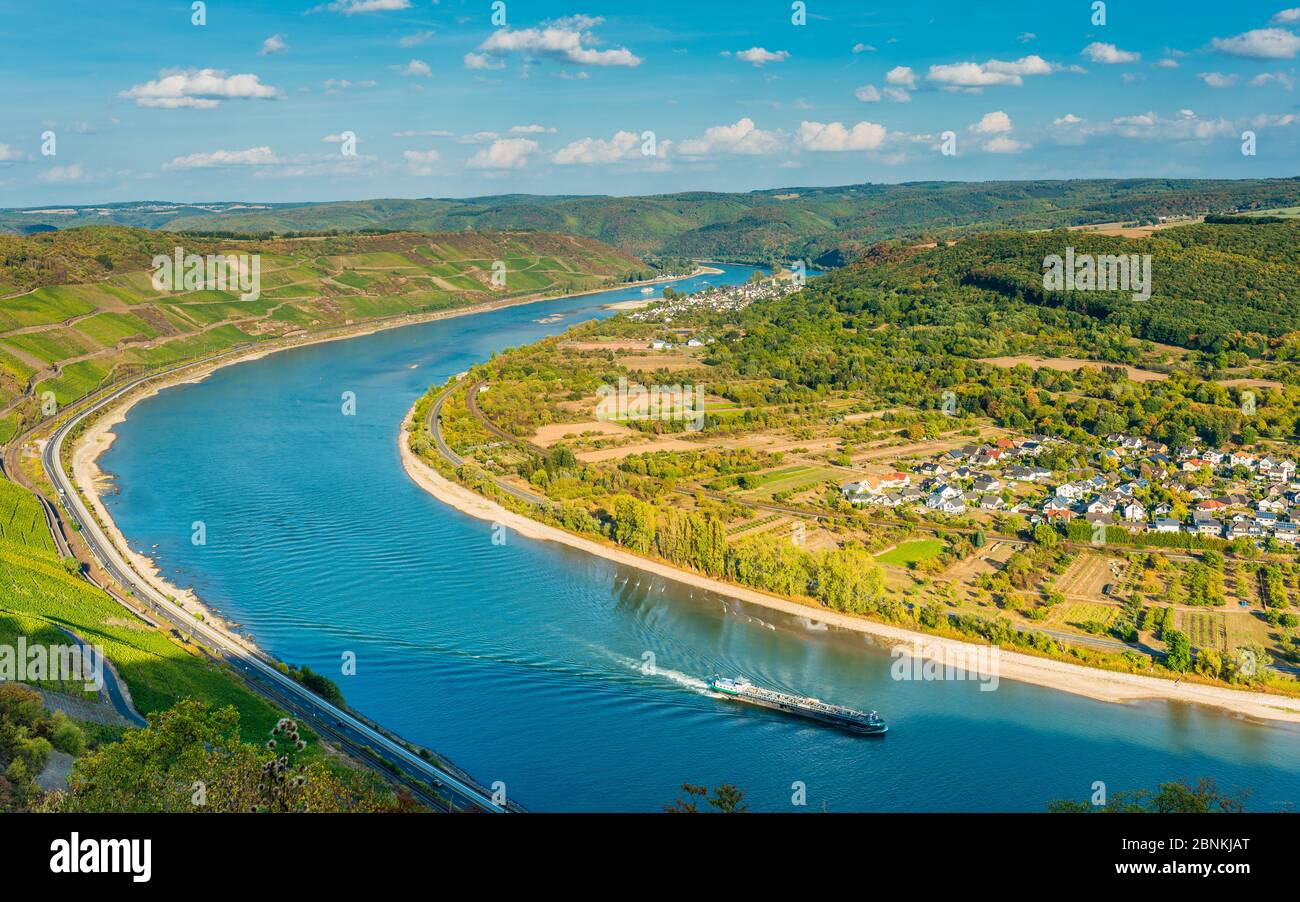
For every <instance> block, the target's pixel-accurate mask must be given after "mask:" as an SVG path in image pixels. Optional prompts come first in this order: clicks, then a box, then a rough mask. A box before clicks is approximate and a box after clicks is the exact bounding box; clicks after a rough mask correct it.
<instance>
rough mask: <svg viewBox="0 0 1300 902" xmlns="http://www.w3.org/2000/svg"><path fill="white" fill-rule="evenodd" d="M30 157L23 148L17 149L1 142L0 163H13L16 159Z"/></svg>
mask: <svg viewBox="0 0 1300 902" xmlns="http://www.w3.org/2000/svg"><path fill="white" fill-rule="evenodd" d="M26 159H30V158H29V157H28V156H27V154H25V153H23V152H22V151H21V150H16V149H14V148H12V147H10V146H9V145H8V144H0V163H12V162H15V161H16V160H26Z"/></svg>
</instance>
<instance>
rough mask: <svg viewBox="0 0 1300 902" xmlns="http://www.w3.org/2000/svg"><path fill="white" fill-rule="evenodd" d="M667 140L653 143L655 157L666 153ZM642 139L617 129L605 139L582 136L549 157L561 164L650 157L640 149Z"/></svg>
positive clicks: (607, 161)
mask: <svg viewBox="0 0 1300 902" xmlns="http://www.w3.org/2000/svg"><path fill="white" fill-rule="evenodd" d="M668 143H669V142H667V141H658V142H656V143H655V157H658V158H660V159H662V158H664V157H666V156H667V154H668ZM641 146H642V141H641V138H640V137H639V136H638V135H637V134H636V132H629V131H619V132H615V133H614V137H613V138H611V139H610V140H608V141H606V140H605V139H604V138H582V139H580V140H578V141H574V142H573V143H572V144H568V145H566V146H565V147H562V148H560V149H559V150H558V151H556V152H555V154H554V155H553V156H552V157H551V161H552V162H554V163H558V164H559V165H561V166H571V165H573V164H575V163H585V164H599V163H619V162H624V161H629V160H645V159H651V157H649V156H648V155H646V154H644V153H642V151H641Z"/></svg>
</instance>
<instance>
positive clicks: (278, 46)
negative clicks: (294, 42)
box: [257, 34, 289, 56]
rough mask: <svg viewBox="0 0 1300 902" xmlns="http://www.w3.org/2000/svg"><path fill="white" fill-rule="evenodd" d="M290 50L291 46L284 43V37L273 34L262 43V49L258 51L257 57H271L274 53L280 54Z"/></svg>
mask: <svg viewBox="0 0 1300 902" xmlns="http://www.w3.org/2000/svg"><path fill="white" fill-rule="evenodd" d="M288 49H289V45H288V44H286V43H285V42H284V35H282V34H273V35H271V36H270V37H269V38H267V39H266V40H265V41H263V42H262V49H261V50H259V51H257V55H258V56H270V55H271V54H272V53H279V52H281V51H283V50H288Z"/></svg>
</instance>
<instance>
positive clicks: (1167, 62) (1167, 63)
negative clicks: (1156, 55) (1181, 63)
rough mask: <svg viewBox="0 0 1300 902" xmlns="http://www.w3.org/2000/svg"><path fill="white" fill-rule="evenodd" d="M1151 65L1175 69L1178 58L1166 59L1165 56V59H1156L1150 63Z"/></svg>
mask: <svg viewBox="0 0 1300 902" xmlns="http://www.w3.org/2000/svg"><path fill="white" fill-rule="evenodd" d="M1151 65H1153V66H1155V67H1156V68H1157V69H1177V68H1178V60H1175V59H1167V58H1166V59H1162V60H1157V61H1156V62H1154V63H1152V64H1151Z"/></svg>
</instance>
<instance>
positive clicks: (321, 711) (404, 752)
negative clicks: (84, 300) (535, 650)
mask: <svg viewBox="0 0 1300 902" xmlns="http://www.w3.org/2000/svg"><path fill="white" fill-rule="evenodd" d="M189 365H190V366H192V365H193V364H189ZM161 375H166V373H155V374H153V375H150V376H144V377H141V378H139V379H136V380H134V381H132V382H129V383H127V384H126V385H124V386H123V387H121V388H119V389H117V390H116V391H114V392H112V393H111V394H108V395H106V396H105V397H103V398H101V399H99V400H98V401H95V402H94V403H92V404H90V405H88V406H87V407H85V408H84V409H83V410H81V411H79V412H77V413H74V414H73V415H72V416H71V417H69V418H68V419H67V420H66V421H64V422H63V423H62V424H61V425H60V426H59V428H58V430H57V431H56V432H55V433H54V434H53V435H52V436H51V438H50V440H49V441H48V442H47V443H46V445H45V447H44V449H43V450H42V452H41V462H42V464H43V465H44V467H45V471H46V473H47V474H48V475H49V478H50V481H51V482H52V483H53V485H54V487H55V489H56V490H57V491H58V493H59V498H60V501H61V502H62V505H63V508H64V510H66V511H67V512H68V515H69V516H70V517H71V518H72V519H73V520H74V521H75V523H76V524H77V525H78V527H79V528H80V534H81V537H82V539H84V540H85V542H86V545H87V547H88V548H89V549H90V552H91V554H93V555H94V557H95V559H96V560H97V561H98V562H99V564H100V566H101V567H102V568H103V569H104V572H105V573H107V574H108V575H109V576H110V577H111V578H112V579H113V580H115V581H116V582H117V583H118V584H119V585H120V586H122V587H123V588H124V589H126V590H127V591H129V592H130V593H131V594H132V596H133V597H134V598H135V599H136V601H137V602H138V603H140V604H142V605H144V606H147V608H148V609H149V611H150V612H151V613H152V615H153V616H154V617H156V618H157V619H159V620H161V621H164V622H166V623H169V624H171V625H172V626H173V627H174V628H175V629H176V631H177V632H178V633H179V634H180V635H182V636H185V635H191V636H194V637H197V638H198V639H199V641H201V642H202V643H203V644H204V645H206V646H207V647H208V648H210V649H213V650H214V652H215V653H217V654H219V655H220V656H221V657H222V658H223V660H225V661H226V663H228V664H230V665H231V666H232V667H234V668H235V669H236V670H238V671H239V672H240V673H242V674H244V675H245V677H247V678H249V679H250V680H252V681H255V682H256V684H258V686H259V688H261V689H262V690H264V694H267V695H269V696H271V697H272V698H273V699H275V700H278V701H280V702H281V703H282V704H283V705H284V707H285V708H287V709H288V710H289V711H290V713H292V714H295V715H296V716H299V717H303V718H304V719H307V720H309V721H310V722H312V725H313V727H315V728H316V729H317V732H319V733H321V735H323V736H328V737H332V738H334V739H336V740H339V741H341V743H342V744H343V745H345V746H350V747H352V748H353V749H355V750H357V751H360V752H361V753H362V757H368V756H367V755H366V753H369V755H370V756H375V757H378V758H380V759H381V761H382V762H383V763H384V764H386V765H388V766H389V767H391V768H392V769H394V770H395V771H397V772H398V773H403V774H406V775H408V776H410V777H414V778H415V780H417V781H423V782H425V783H428V784H431V785H432V786H433V787H436V790H437V793H438V794H437V795H433V794H430V793H427V792H422V791H420V790H419V788H418V787H409V786H408V788H411V789H412V791H413V792H415V793H416V794H417V795H418V796H420V797H421V799H422V800H423V801H425V802H427V803H430V804H434V805H435V807H455V808H460V809H466V810H476V811H483V812H489V813H498V814H499V813H504V812H505V811H506V810H507V807H506V806H502V805H498V804H496V803H495V802H494V801H493V800H492V797H491V794H490V793H489V792H488V791H487V790H485V789H483V788H481V787H479V786H476V785H474V784H473V782H472V781H471V780H470V779H469V778H468V777H466V776H463V775H462V776H458V775H455V774H452V773H449V772H447V771H446V770H444V769H443V768H440V767H437V766H435V765H434V764H432V763H431V762H429V761H426V760H425V759H424V758H421V757H420V756H419V755H417V754H415V753H414V752H412V751H411V750H410V749H408V748H406V747H405V746H404V745H401V744H400V743H398V742H396V741H394V740H393V739H391V738H389V737H388V736H386V735H384V734H383V733H380V732H379V731H377V730H375V729H374V728H372V727H371V726H370V725H369V724H367V723H365V722H364V721H362V720H360V719H359V718H357V717H356V716H354V715H352V714H350V713H348V712H347V711H344V710H342V709H340V708H338V707H336V706H335V705H332V704H330V703H329V702H327V701H325V700H324V699H323V698H321V697H320V696H317V695H316V694H314V693H313V692H311V691H310V690H308V689H307V688H305V687H304V686H302V685H301V684H299V683H297V682H296V681H294V680H293V679H292V678H290V677H288V676H286V675H285V674H283V673H281V672H280V671H279V670H277V669H276V668H275V667H274V666H273V665H272V663H271V662H269V661H268V660H265V659H263V658H262V657H260V656H259V655H257V654H255V653H254V652H252V651H250V650H249V649H247V648H245V647H244V646H243V645H241V644H240V643H238V642H237V641H235V640H234V639H233V638H231V637H229V636H227V635H226V634H225V633H224V632H223V631H221V630H218V629H216V628H214V627H212V626H210V625H208V624H205V623H203V622H201V621H197V620H195V619H194V618H193V616H192V615H191V614H189V613H188V612H186V611H183V610H182V609H180V608H179V607H177V606H176V605H175V604H174V603H173V602H171V601H169V600H168V599H167V598H166V597H164V596H163V595H162V593H160V592H159V591H158V590H156V589H154V588H153V586H152V585H150V584H149V582H148V581H147V580H146V579H144V578H143V577H142V576H140V575H139V574H137V573H136V572H135V570H134V569H133V568H132V566H131V565H130V563H128V562H127V560H126V559H125V557H124V556H123V555H122V553H121V552H120V551H119V550H118V548H117V547H116V546H115V545H114V544H113V542H112V541H111V540H110V539H109V538H108V537H107V536H106V535H105V534H104V532H103V530H102V528H101V527H100V525H99V522H98V521H97V520H96V519H95V517H94V516H93V515H92V514H91V512H90V511H89V510H87V508H86V505H85V503H84V502H83V501H82V498H81V496H80V495H79V494H78V493H77V492H76V490H75V488H74V486H73V484H72V480H71V479H69V477H68V475H67V473H66V472H65V471H64V467H63V456H62V449H63V444H64V441H65V439H66V438H67V437H68V435H69V434H70V433H71V432H72V431H73V430H74V429H75V428H76V427H77V425H78V424H79V423H80V422H81V421H82V420H84V419H85V418H86V417H87V416H89V415H91V414H93V413H96V412H97V411H99V410H102V409H103V408H104V407H106V406H108V405H110V404H113V403H114V402H116V401H117V400H119V399H120V398H122V397H123V396H124V395H126V394H127V393H128V392H130V391H132V390H134V389H135V388H137V387H139V386H140V385H141V384H142V383H144V382H147V381H149V380H151V379H156V378H158V377H159V376H161ZM46 515H47V517H51V516H52V512H51V511H49V510H47V511H46ZM51 525H52V526H55V528H54V530H53V531H54V534H55V537H56V541H58V543H59V546H60V551H61V552H62V551H63V550H64V549H67V544H66V542H65V541H64V539H63V537H62V534H61V531H60V530H59V529H58V528H57V524H54V523H52V524H51ZM110 594H112V593H110ZM118 600H119V601H121V599H118ZM127 607H130V606H129V605H127ZM444 795H445V796H446V797H447V798H445V799H444V798H441V796H444ZM509 808H510V809H513V810H521V809H517V807H516V806H513V805H511V806H509Z"/></svg>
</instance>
